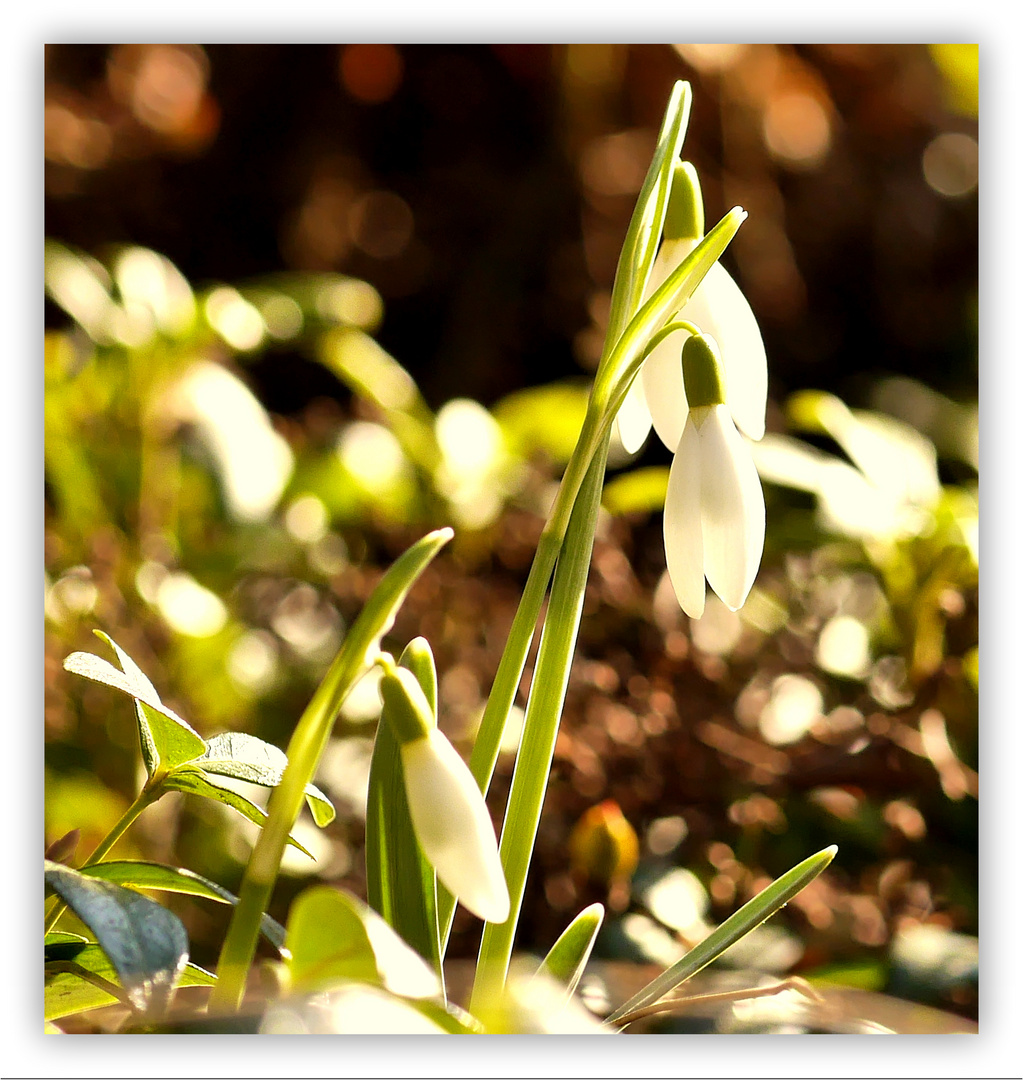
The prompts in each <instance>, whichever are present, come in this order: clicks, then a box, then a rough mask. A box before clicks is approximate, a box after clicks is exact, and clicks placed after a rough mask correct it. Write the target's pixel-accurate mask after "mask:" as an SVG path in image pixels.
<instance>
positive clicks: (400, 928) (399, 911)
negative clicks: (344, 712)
mask: <svg viewBox="0 0 1023 1080" xmlns="http://www.w3.org/2000/svg"><path fill="white" fill-rule="evenodd" d="M399 663H400V664H401V666H402V667H405V668H407V669H408V670H409V671H411V672H412V673H413V674H414V675H415V676H416V679H417V680H418V682H419V685H420V686H421V687H422V689H423V693H424V694H425V695H426V700H427V702H428V703H429V705H430V708H431V709H432V710H433V711H434V714H436V711H437V669H436V667H435V666H434V662H433V654H432V652H431V651H430V646H429V644H428V643H427V642H426V640H425V639H424V638H416V639H415V640H414V641H410V642H409V644H408V646H407V647H406V648H405V651H404V652H403V653H402V656H401V659H400V660H399ZM385 708H386V706H385ZM366 888H367V895H368V898H369V903H370V906H371V907H372V908H373V909H374V910H376V911H377V912H379V913H380V914H381V915H382V916H383V917H384V919H385V920H386V921H387V922H388V923H389V924H390V925H391V926H393V927H394V929H395V930H396V931H397V932H398V933H399V934H401V936H402V937H403V938H404V939H405V941H407V942H408V944H409V945H411V946H412V948H414V949H415V950H416V951H417V952H418V953H419V955H420V956H422V957H423V958H424V959H426V960H428V961H429V962H430V963H431V964H432V965H433V966H434V968H435V970H436V972H437V975H438V977H439V978H440V979H441V981H442V982H443V965H442V964H441V951H440V936H439V931H438V923H437V878H436V874H435V873H434V870H433V867H431V866H430V864H429V863H428V862H427V861H426V859H425V858H424V857H423V853H422V851H421V850H420V848H419V843H418V841H417V840H416V836H415V832H414V830H413V828H412V819H411V817H410V815H409V808H408V799H407V797H406V794H405V780H404V776H403V774H402V767H401V756H400V754H399V752H398V741H397V739H396V738H395V736H394V733H393V731H392V728H391V725H390V724H389V723H387V718H386V716H381V718H380V723H379V725H378V726H377V734H376V741H375V742H374V744H373V759H372V762H371V763H370V770H369V796H368V799H367V803H366Z"/></svg>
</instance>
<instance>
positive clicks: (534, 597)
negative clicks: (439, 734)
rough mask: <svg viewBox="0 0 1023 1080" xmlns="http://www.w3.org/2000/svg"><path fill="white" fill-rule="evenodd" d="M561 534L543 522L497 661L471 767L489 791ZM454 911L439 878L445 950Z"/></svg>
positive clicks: (441, 934)
mask: <svg viewBox="0 0 1023 1080" xmlns="http://www.w3.org/2000/svg"><path fill="white" fill-rule="evenodd" d="M561 541H562V538H561V536H559V535H557V533H556V532H553V531H549V529H548V528H545V529H544V531H543V533H542V535H541V537H540V542H539V543H538V544H537V548H536V554H535V555H534V556H533V565H532V566H531V567H530V570H529V577H528V578H527V579H526V587H525V588H524V589H523V591H522V597H521V599H520V600H519V606H518V610H517V611H516V612H515V618H514V619H513V620H512V625H511V630H510V631H509V632H508V640H507V642H506V643H505V647H504V652H503V653H502V654H501V661H500V663H499V664H498V667H497V674H496V675H495V677H494V684H493V687H492V688H491V691H490V697H489V698H488V699H487V705H486V708H485V709H484V712H483V717H482V719H481V720H480V726H479V730H478V732H477V734H476V741H475V743H474V744H473V748H472V754H471V755H470V758H469V771H470V772H471V773H472V775H473V778H474V779H475V781H476V783H477V784H479V788H480V791H482V792H483V795H484V796H486V794H487V790H488V789H489V787H490V780H491V778H492V777H493V775H494V766H495V765H496V763H497V755H498V753H499V751H500V747H501V736H502V735H503V734H504V727H505V723H506V722H507V720H508V714H509V713H510V712H511V708H512V705H513V703H514V701H515V694H516V692H517V691H518V688H519V682H520V680H521V679H522V669H523V668H524V667H525V664H526V655H527V654H528V652H529V646H530V644H531V642H532V640H533V634H534V632H535V629H536V623H537V620H538V619H539V617H540V609H541V608H542V607H543V600H544V597H545V596H546V595H547V586H548V584H549V583H550V580H551V574H553V573H554V564H555V563H556V562H557V558H558V552H559V551H560V550H561ZM454 914H455V899H454V897H453V896H452V895H451V894H450V893H449V892H448V891H447V889H445V888H444V886H443V885H441V883H440V882H438V883H437V918H438V922H439V924H440V940H441V955H443V954H444V952H445V951H446V949H447V942H448V937H449V935H450V933H451V922H452V919H453V918H454Z"/></svg>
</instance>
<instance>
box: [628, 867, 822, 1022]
mask: <svg viewBox="0 0 1023 1080" xmlns="http://www.w3.org/2000/svg"><path fill="white" fill-rule="evenodd" d="M836 851H838V848H837V847H835V846H831V847H827V848H825V849H824V850H823V851H818V852H817V854H816V855H811V856H810V857H809V858H808V859H804V860H803V861H802V862H801V863H800V864H799V865H798V866H794V867H793V868H792V869H791V870H789V871H788V873H786V874H782V876H781V877H780V878H778V879H777V880H776V881H772V882H771V884H770V885H768V886H767V888H766V889H764V891H763V892H761V893H758V894H757V895H756V896H755V897H753V899H752V900H750V901H749V903H747V904H744V905H743V906H742V907H741V908H739V910H738V911H737V912H735V914H734V915H731V916H729V917H728V918H727V919H725V921H724V922H723V923H722V924H721V925H720V926H719V927H718V928H717V929H716V930H714V931H713V932H712V933H711V934H709V935H708V936H707V937H705V938H704V939H703V941H701V942H700V944H699V945H697V946H696V947H695V948H694V949H690V951H689V952H687V953H686V955H685V956H683V957H682V959H681V960H679V961H678V962H677V963H675V964H672V966H671V967H670V968H668V970H667V971H665V972H663V973H662V974H661V975H658V976H657V978H656V979H654V980H653V981H652V982H650V983H648V984H647V985H646V986H645V987H644V988H643V989H642V990H640V992H639V993H638V994H636V995H634V996H633V997H631V998H629V1000H628V1001H627V1002H625V1004H624V1005H622V1006H620V1007H619V1008H617V1009H615V1011H614V1012H613V1013H611V1015H610V1016H608V1018H607V1023H609V1024H613V1023H615V1022H616V1021H617V1020H620V1019H621V1018H622V1017H623V1016H627V1015H628V1014H629V1013H631V1012H635V1011H636V1010H637V1009H643V1008H645V1007H646V1006H647V1005H653V1004H654V1002H656V1001H659V1000H660V999H661V998H662V997H664V995H665V994H667V993H669V992H670V991H671V990H674V989H675V987H676V986H679V985H681V984H682V983H684V982H685V981H686V979H690V978H692V976H693V975H695V974H696V973H697V972H698V971H701V970H702V969H703V968H705V967H706V966H707V965H708V964H709V963H710V962H711V961H712V960H716V959H717V958H718V957H719V956H720V955H721V954H722V953H723V952H724V951H725V950H726V949H728V948H730V947H731V946H732V945H734V944H735V943H736V942H737V941H738V940H739V939H740V938H742V937H745V935H746V934H748V933H749V932H750V931H751V930H753V929H755V928H756V927H758V926H759V925H760V924H761V923H762V922H764V921H765V920H766V919H769V918H770V917H771V916H772V915H774V914H775V913H776V912H777V911H780V910H781V909H782V908H783V907H784V906H785V905H786V904H787V903H788V902H789V901H790V900H791V899H792V897H794V896H795V895H796V894H797V893H798V892H800V890H802V889H804V888H805V887H806V886H807V885H809V884H810V882H811V881H813V879H814V878H815V877H816V876H817V875H818V874H819V873H820V872H821V871H822V870H823V869H824V868H825V867H826V866H827V865H828V863H830V862H831V860H832V859H833V858H834V857H835V852H836Z"/></svg>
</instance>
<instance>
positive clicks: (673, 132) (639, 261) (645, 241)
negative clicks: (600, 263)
mask: <svg viewBox="0 0 1023 1080" xmlns="http://www.w3.org/2000/svg"><path fill="white" fill-rule="evenodd" d="M692 100H693V95H692V88H691V87H690V85H689V83H687V82H676V83H675V85H674V87H673V88H672V91H671V98H670V99H669V101H668V106H667V108H666V109H665V111H664V119H663V120H662V122H661V130H660V133H659V134H658V137H657V148H656V150H655V151H654V156H653V158H652V159H651V161H650V167H649V168H648V169H647V174H646V177H645V178H644V180H643V186H642V188H641V189H640V192H639V196H638V198H637V199H636V207H635V209H634V210H633V212H632V219H631V220H630V222H629V228H628V231H627V232H626V234H625V240H624V242H623V243H622V250H621V254H620V255H619V256H618V266H617V268H616V270H615V280H614V286H613V288H612V292H611V312H610V315H609V318H608V335H607V336H608V339H609V340H608V341H607V342H606V343H605V346H604V349H605V353H606V352H607V351H608V349H609V348H610V347H611V346H613V345H614V344H615V340H616V339H617V337H618V335H619V334H620V333H621V331H622V328H623V327H624V326H625V324H626V323H627V322H628V321H629V319H630V318H631V317H632V315H633V313H634V312H635V311H636V308H637V307H638V306H639V301H640V299H641V297H642V295H643V290H644V289H645V288H646V284H647V280H648V279H649V277H650V270H651V267H652V266H653V263H654V258H655V257H656V255H657V248H658V247H659V245H660V241H661V231H662V229H663V227H664V217H665V214H666V213H667V210H668V196H669V194H670V192H671V180H672V176H673V175H674V169H675V161H676V160H677V158H678V155H679V151H680V150H681V149H682V143H683V141H684V140H685V137H686V129H687V128H688V126H689V112H690V109H691V107H692Z"/></svg>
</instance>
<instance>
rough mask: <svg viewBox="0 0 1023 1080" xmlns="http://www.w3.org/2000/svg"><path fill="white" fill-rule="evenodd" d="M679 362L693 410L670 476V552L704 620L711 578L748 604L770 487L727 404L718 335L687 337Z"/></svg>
mask: <svg viewBox="0 0 1023 1080" xmlns="http://www.w3.org/2000/svg"><path fill="white" fill-rule="evenodd" d="M676 363H677V361H676ZM681 367H682V373H683V377H684V382H685V391H686V397H687V401H688V409H687V415H686V420H685V426H684V427H683V429H682V433H681V436H680V438H679V441H678V447H677V449H676V450H675V459H674V461H673V462H672V465H671V472H670V474H669V476H668V491H667V495H666V496H665V500H664V552H665V556H666V558H667V563H668V576H669V577H670V578H671V583H672V585H673V586H674V589H675V595H676V596H677V597H678V602H679V604H680V605H681V607H682V610H683V611H684V612H685V613H686V614H687V615H688V616H689V617H690V618H692V619H698V618H700V616H701V615H702V614H703V606H704V601H705V599H706V585H705V582H704V578H705V577H706V580H707V581H708V582H709V583H710V586H711V588H712V589H713V590H714V591H715V592H716V593H717V594H718V596H719V597H721V599H722V600H723V601H724V603H725V604H726V605H727V606H728V607H730V608H731V609H732V610H733V611H735V610H736V609H738V608H740V607H742V605H743V604H744V603H745V601H746V597H747V596H748V595H749V591H750V588H751V586H752V585H753V579H754V578H755V577H756V574H757V569H758V568H759V566H760V558H761V556H762V555H763V551H764V492H763V489H762V488H761V486H760V477H759V476H758V474H757V469H756V466H755V465H754V464H753V458H752V455H751V454H750V451H749V448H748V446H747V445H746V443H744V442H743V440H742V436H741V435H739V433H738V432H737V431H736V430H735V424H734V423H733V421H732V417H731V414H730V413H729V410H728V408H727V407H726V405H725V399H726V387H725V377H724V372H723V370H722V368H723V365H722V363H721V360H720V356H719V352H718V347H717V343H716V342H715V341H714V339H713V338H711V337H709V336H708V335H706V334H704V335H700V336H693V337H688V338H687V339H686V341H685V344H684V345H683V347H682V364H681Z"/></svg>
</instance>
